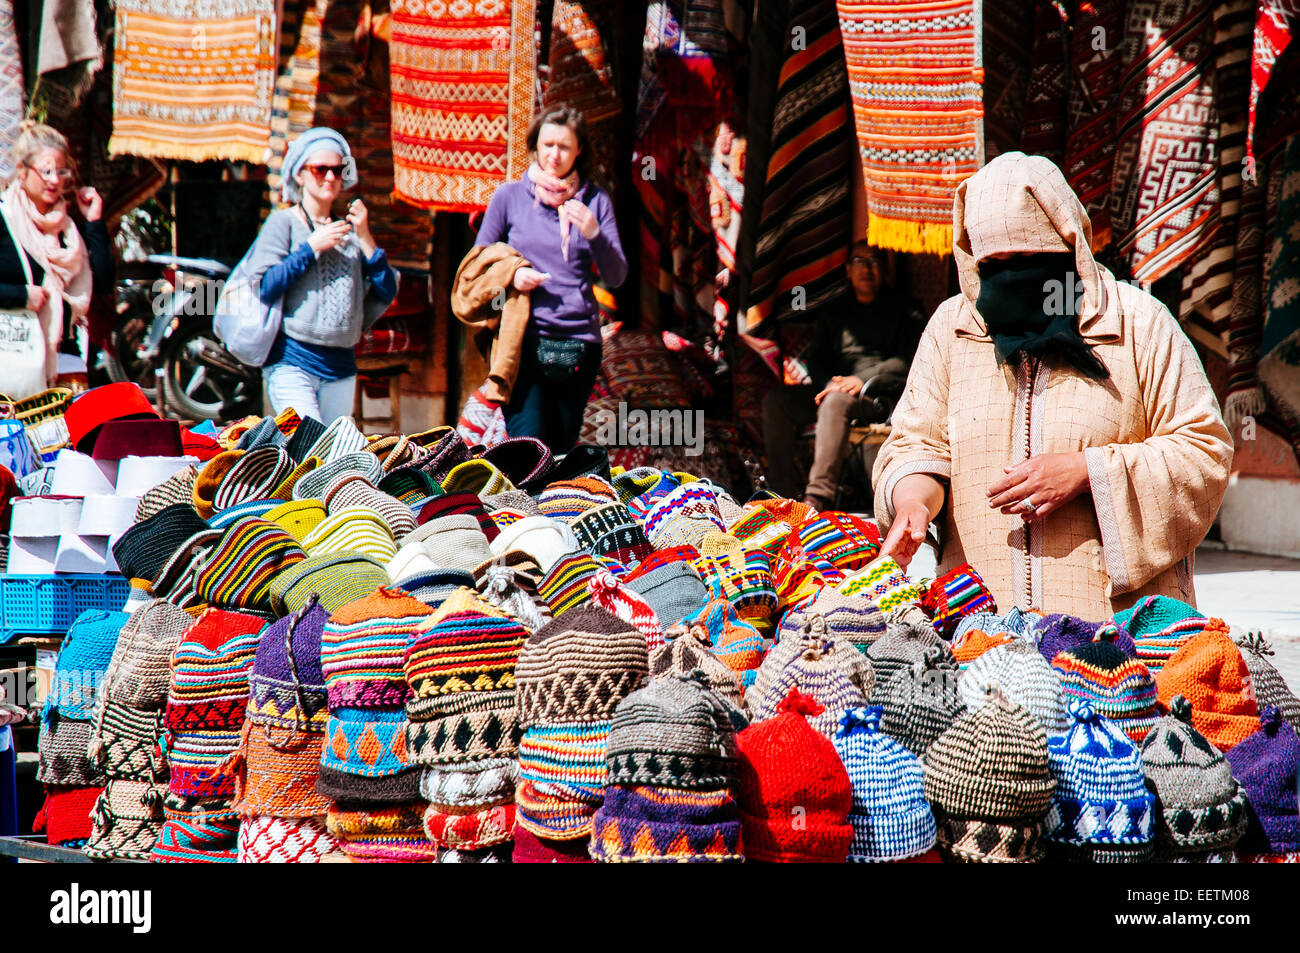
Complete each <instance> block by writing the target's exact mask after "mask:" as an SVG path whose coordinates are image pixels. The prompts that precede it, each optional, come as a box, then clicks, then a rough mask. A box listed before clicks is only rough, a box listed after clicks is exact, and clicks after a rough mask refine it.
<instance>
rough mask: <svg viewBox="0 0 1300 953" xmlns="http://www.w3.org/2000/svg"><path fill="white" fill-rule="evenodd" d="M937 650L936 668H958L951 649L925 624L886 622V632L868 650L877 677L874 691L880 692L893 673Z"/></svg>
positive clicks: (908, 666)
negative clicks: (928, 651)
mask: <svg viewBox="0 0 1300 953" xmlns="http://www.w3.org/2000/svg"><path fill="white" fill-rule="evenodd" d="M932 647H933V648H936V649H937V650H938V653H939V655H938V659H937V661H936V667H938V668H950V669H954V670H955V669H956V668H957V660H956V659H954V658H953V656H952V649H950V648H948V643H947V642H944V641H943V640H942V639H940V638H939V637H938V636H937V635H935V634H934V629H933V628H932V627H931V626H930V624H929V623H928V622H926V623H924V624H923V625H908V624H900V623H892V622H891V623H889V625H888V630H887V631H886V632H885V634H884V635H882V636H881V637H880V638H878V639H877V640H876V641H874V642H872V643H871V645H869V646H868V647H867V652H866V655H867V658H868V659H869V660H870V661H871V669H872V671H873V672H875V674H876V687H875V691H881V690H883V689H884V687H885V683H886V682H888V681H889V680H890V679H891V678H893V677H894V674H895V673H897V672H901V671H902V670H904V669H906V668H910V667H911V666H912V665H914V664H916V663H917V662H919V661H920V660H921V659H923V658H924V657H925V653H926V650H927V649H929V648H932Z"/></svg>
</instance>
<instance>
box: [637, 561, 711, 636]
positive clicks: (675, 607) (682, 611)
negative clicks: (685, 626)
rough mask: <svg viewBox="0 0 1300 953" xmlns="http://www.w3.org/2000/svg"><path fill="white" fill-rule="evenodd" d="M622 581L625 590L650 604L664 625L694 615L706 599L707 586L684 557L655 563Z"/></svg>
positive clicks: (670, 624) (675, 622)
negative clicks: (656, 564) (626, 588)
mask: <svg viewBox="0 0 1300 953" xmlns="http://www.w3.org/2000/svg"><path fill="white" fill-rule="evenodd" d="M626 582H627V587H628V588H629V589H631V590H632V591H633V592H636V593H639V594H640V596H641V598H643V599H645V601H646V602H648V603H649V604H650V608H651V609H654V610H655V615H657V616H658V617H659V622H660V624H661V625H662V626H664V627H665V628H667V627H669V626H673V625H677V623H679V622H681V621H682V620H683V619H688V618H690V617H691V616H693V615H695V613H697V612H699V611H700V609H701V608H702V607H703V606H704V604H705V603H706V602H708V601H709V587H708V586H706V585H705V584H704V580H702V579H701V578H700V574H699V573H698V572H696V570H695V567H694V566H693V565H691V564H690V563H689V562H687V561H686V560H684V559H683V560H675V561H673V562H668V563H664V564H662V565H660V566H655V567H654V568H653V569H651V570H650V571H649V572H646V573H644V574H643V575H640V576H637V577H636V578H635V579H629V580H626Z"/></svg>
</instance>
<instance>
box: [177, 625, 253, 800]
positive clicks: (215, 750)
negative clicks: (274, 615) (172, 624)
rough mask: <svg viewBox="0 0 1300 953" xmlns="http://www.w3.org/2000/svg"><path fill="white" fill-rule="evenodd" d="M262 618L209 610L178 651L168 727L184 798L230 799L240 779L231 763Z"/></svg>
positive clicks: (241, 721) (246, 702) (180, 644)
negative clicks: (236, 780) (229, 763)
mask: <svg viewBox="0 0 1300 953" xmlns="http://www.w3.org/2000/svg"><path fill="white" fill-rule="evenodd" d="M261 630H262V620H261V619H259V618H257V617H256V616H249V615H244V614H243V613H239V612H224V611H221V610H218V609H208V610H207V611H206V612H204V613H203V615H201V616H199V619H198V621H197V622H195V623H194V625H193V626H192V627H191V628H190V630H189V631H188V632H187V633H186V634H185V637H184V638H183V639H181V641H180V643H179V644H178V645H177V646H176V651H175V652H174V653H173V655H172V679H171V690H170V694H169V696H168V699H167V714H166V717H165V719H164V722H163V724H164V726H165V727H166V728H167V730H168V732H170V734H171V743H170V744H169V746H168V751H167V760H168V764H169V767H170V770H171V777H170V789H171V792H172V793H173V794H176V795H180V796H184V797H205V798H229V797H232V796H233V795H234V793H235V778H234V775H233V773H232V772H231V771H230V767H229V765H228V764H227V763H226V762H227V759H228V758H229V757H230V755H232V754H234V752H235V750H236V749H237V748H238V747H239V734H240V729H241V728H242V727H243V724H244V715H245V712H246V710H247V707H248V673H249V671H250V670H251V669H252V667H253V655H254V653H255V652H256V650H257V641H258V635H259V633H260V632H261Z"/></svg>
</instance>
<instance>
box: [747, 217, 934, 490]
mask: <svg viewBox="0 0 1300 953" xmlns="http://www.w3.org/2000/svg"><path fill="white" fill-rule="evenodd" d="M885 270H886V259H885V253H884V251H883V250H881V249H879V248H875V247H873V246H871V245H870V244H868V243H867V242H866V241H865V240H860V241H856V242H854V243H853V248H852V250H851V252H850V257H849V262H848V265H847V271H848V277H849V284H850V285H852V287H853V295H852V296H851V297H848V298H845V299H844V300H843V301H842V302H839V303H837V304H834V305H830V306H829V307H827V308H826V309H825V310H824V311H823V313H822V314H821V315H819V316H818V320H817V331H816V336H815V337H814V339H813V343H812V346H811V347H810V348H809V350H808V352H807V354H806V361H807V365H808V373H809V376H810V377H811V378H812V383H811V384H808V385H800V386H785V385H779V386H777V387H775V388H773V389H772V390H770V391H769V392H768V393H767V394H766V395H765V396H764V398H763V440H764V443H765V444H766V448H767V461H768V481H769V488H770V489H771V490H773V491H774V492H776V493H779V494H781V495H782V496H786V497H790V498H792V499H799V498H800V497H801V496H802V499H803V501H804V502H805V503H808V504H810V505H812V506H814V507H816V508H817V509H818V510H825V509H829V508H830V507H831V506H832V505H833V504H834V502H835V487H836V484H837V483H838V481H839V474H840V467H841V466H843V464H844V459H845V457H846V456H847V455H848V442H849V427H850V422H852V421H857V422H859V423H879V422H881V421H884V420H885V419H887V418H888V416H889V413H890V411H891V410H892V409H893V406H894V401H895V400H896V399H897V397H898V395H899V394H900V393H901V392H902V389H903V385H904V384H905V383H906V382H907V368H908V365H909V363H910V362H911V360H912V355H913V354H915V353H916V346H917V343H918V342H919V341H920V339H921V333H922V332H923V331H924V330H925V315H924V314H923V313H922V312H921V309H920V308H919V307H918V306H917V304H916V303H915V302H913V301H911V300H909V299H907V298H906V297H904V296H903V295H900V294H898V293H897V292H895V291H894V290H893V289H891V288H889V287H887V286H886V283H885ZM868 391H870V396H869V395H868V393H867V392H868ZM877 398H880V399H877ZM814 420H816V421H817V438H816V447H815V449H814V451H813V463H812V467H811V469H810V470H809V472H808V483H807V486H806V488H805V489H804V491H803V493H802V494H800V492H799V486H798V482H797V481H798V474H797V473H796V471H795V446H796V442H797V441H798V440H799V432H800V431H801V430H802V429H803V428H804V427H806V426H807V425H808V424H810V423H812V422H813V421H814ZM867 472H868V473H870V472H871V467H870V463H868V466H867Z"/></svg>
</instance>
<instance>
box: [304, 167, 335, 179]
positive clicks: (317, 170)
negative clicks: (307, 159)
mask: <svg viewBox="0 0 1300 953" xmlns="http://www.w3.org/2000/svg"><path fill="white" fill-rule="evenodd" d="M304 168H305V169H306V170H307V171H308V172H310V173H311V174H312V175H314V176H316V178H317V179H318V180H319V179H323V178H325V176H326V175H327V174H329V173H330V172H333V173H334V178H336V179H342V178H343V166H341V165H309V166H304Z"/></svg>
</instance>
